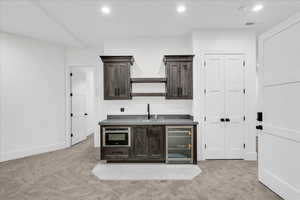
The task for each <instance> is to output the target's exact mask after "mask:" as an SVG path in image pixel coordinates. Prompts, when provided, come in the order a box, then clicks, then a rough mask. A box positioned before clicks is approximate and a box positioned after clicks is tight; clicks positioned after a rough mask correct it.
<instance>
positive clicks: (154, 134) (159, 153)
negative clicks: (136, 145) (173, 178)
mask: <svg viewBox="0 0 300 200" xmlns="http://www.w3.org/2000/svg"><path fill="white" fill-rule="evenodd" d="M164 130H165V129H164V127H149V128H148V140H149V141H148V147H149V149H148V151H149V158H150V159H160V160H163V159H164V155H165V140H164V138H165V131H164Z"/></svg>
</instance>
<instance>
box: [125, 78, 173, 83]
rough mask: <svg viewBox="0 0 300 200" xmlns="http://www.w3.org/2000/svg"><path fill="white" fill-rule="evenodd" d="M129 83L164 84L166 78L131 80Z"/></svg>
mask: <svg viewBox="0 0 300 200" xmlns="http://www.w3.org/2000/svg"><path fill="white" fill-rule="evenodd" d="M130 81H131V83H166V82H167V78H131V79H130Z"/></svg>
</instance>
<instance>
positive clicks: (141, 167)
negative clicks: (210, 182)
mask: <svg viewBox="0 0 300 200" xmlns="http://www.w3.org/2000/svg"><path fill="white" fill-rule="evenodd" d="M92 172H93V174H94V175H95V176H97V177H98V178H99V179H100V180H192V179H193V178H194V177H195V176H197V175H199V174H200V172H201V170H200V168H199V166H198V165H183V164H181V165H175V164H172V165H167V164H103V163H99V164H97V165H96V166H95V168H94V169H93V171H92Z"/></svg>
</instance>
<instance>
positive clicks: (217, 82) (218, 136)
mask: <svg viewBox="0 0 300 200" xmlns="http://www.w3.org/2000/svg"><path fill="white" fill-rule="evenodd" d="M223 62H224V61H223V58H222V57H220V56H214V55H210V56H207V57H206V67H205V87H206V92H205V111H206V121H205V133H206V135H205V144H206V145H205V146H206V150H205V157H206V158H207V159H221V158H224V156H225V131H224V123H223V122H221V121H220V119H221V118H223V117H224V67H223Z"/></svg>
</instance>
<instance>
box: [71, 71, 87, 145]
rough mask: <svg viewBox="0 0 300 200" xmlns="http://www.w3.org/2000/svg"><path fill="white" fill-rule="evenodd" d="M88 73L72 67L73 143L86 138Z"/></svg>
mask: <svg viewBox="0 0 300 200" xmlns="http://www.w3.org/2000/svg"><path fill="white" fill-rule="evenodd" d="M87 86H88V85H87V75H86V72H85V71H84V70H82V69H79V68H78V69H77V68H74V69H72V76H71V92H72V97H71V112H72V117H71V133H72V135H73V137H72V138H71V145H74V144H77V143H78V142H80V141H82V140H84V139H86V137H87V125H86V116H85V113H86V112H87Z"/></svg>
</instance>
